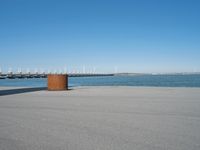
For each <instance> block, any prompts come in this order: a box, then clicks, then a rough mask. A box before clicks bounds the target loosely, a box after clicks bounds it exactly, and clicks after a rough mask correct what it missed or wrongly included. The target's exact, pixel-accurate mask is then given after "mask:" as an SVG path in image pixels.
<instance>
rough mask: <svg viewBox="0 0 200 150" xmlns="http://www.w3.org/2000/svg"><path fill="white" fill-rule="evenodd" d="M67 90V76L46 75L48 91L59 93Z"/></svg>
mask: <svg viewBox="0 0 200 150" xmlns="http://www.w3.org/2000/svg"><path fill="white" fill-rule="evenodd" d="M67 89H68V75H67V74H49V75H48V90H49V91H61V90H67Z"/></svg>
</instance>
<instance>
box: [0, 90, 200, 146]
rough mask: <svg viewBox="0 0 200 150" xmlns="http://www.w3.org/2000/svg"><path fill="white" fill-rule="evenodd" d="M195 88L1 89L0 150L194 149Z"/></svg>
mask: <svg viewBox="0 0 200 150" xmlns="http://www.w3.org/2000/svg"><path fill="white" fill-rule="evenodd" d="M199 149H200V88H153V87H76V88H73V89H71V90H69V91H54V92H50V91H47V90H45V89H44V88H29V89H26V88H8V87H0V150H199Z"/></svg>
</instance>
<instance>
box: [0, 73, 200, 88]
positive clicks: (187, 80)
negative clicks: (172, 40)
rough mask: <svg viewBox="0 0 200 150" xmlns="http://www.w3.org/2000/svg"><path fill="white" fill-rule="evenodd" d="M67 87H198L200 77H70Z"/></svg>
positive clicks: (31, 83) (35, 82) (10, 82)
mask: <svg viewBox="0 0 200 150" xmlns="http://www.w3.org/2000/svg"><path fill="white" fill-rule="evenodd" d="M46 84H47V79H3V80H0V86H27V87H44V86H46ZM69 86H152V87H200V75H142V76H111V77H71V78H69Z"/></svg>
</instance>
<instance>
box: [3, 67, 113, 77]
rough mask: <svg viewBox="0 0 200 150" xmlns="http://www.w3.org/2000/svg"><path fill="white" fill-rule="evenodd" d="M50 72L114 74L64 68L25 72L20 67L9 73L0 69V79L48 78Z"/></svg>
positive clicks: (9, 70)
mask: <svg viewBox="0 0 200 150" xmlns="http://www.w3.org/2000/svg"><path fill="white" fill-rule="evenodd" d="M48 74H68V75H69V77H89V76H113V75H114V74H112V73H96V72H95V71H94V70H93V71H88V72H86V71H85V70H84V71H82V72H81V71H71V72H67V70H66V69H64V70H54V71H50V70H48V71H47V72H45V71H43V70H40V71H38V70H37V69H35V71H32V72H31V71H30V70H29V69H27V70H26V71H25V72H23V71H22V69H18V70H17V71H16V72H13V71H12V69H8V71H7V73H4V72H2V70H1V69H0V79H24V78H27V79H28V78H47V75H48Z"/></svg>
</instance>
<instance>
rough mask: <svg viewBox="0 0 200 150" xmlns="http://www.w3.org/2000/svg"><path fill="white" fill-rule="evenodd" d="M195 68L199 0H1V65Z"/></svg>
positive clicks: (198, 66)
mask: <svg viewBox="0 0 200 150" xmlns="http://www.w3.org/2000/svg"><path fill="white" fill-rule="evenodd" d="M65 66H67V67H68V69H80V68H82V66H86V69H87V68H88V69H89V68H93V67H96V69H97V70H98V71H110V72H112V71H114V68H115V67H117V68H118V71H119V72H182V71H184V72H185V71H187V72H191V71H200V1H199V0H80V1H78V0H71V1H69V0H63V1H61V0H54V1H52V0H0V67H1V68H2V69H4V70H6V69H7V68H9V67H12V68H13V69H16V68H18V67H21V68H23V69H26V68H30V69H34V68H43V69H60V68H61V69H62V68H63V67H65Z"/></svg>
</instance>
